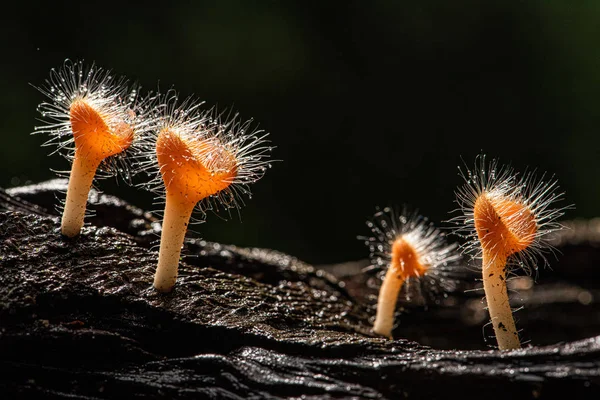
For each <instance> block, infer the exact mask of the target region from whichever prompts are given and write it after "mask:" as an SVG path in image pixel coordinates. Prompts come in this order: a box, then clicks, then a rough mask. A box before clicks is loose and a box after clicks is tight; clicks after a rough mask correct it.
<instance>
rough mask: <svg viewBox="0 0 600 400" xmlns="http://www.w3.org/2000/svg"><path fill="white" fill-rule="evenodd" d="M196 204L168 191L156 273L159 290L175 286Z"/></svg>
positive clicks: (164, 290)
mask: <svg viewBox="0 0 600 400" xmlns="http://www.w3.org/2000/svg"><path fill="white" fill-rule="evenodd" d="M195 206H196V204H195V203H191V202H189V201H187V200H186V199H182V198H181V197H179V196H173V195H170V194H169V193H168V192H167V201H166V204H165V215H164V219H163V224H162V233H161V236H160V252H159V255H158V267H157V268H156V273H155V275H154V288H155V289H156V290H158V291H159V292H163V293H166V292H170V291H171V290H172V289H173V286H175V281H176V280H177V269H178V268H179V257H180V255H181V247H182V246H183V239H184V238H185V233H186V231H187V227H188V224H189V221H190V217H191V216H192V211H193V210H194V207H195Z"/></svg>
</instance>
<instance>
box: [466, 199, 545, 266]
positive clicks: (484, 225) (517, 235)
mask: <svg viewBox="0 0 600 400" xmlns="http://www.w3.org/2000/svg"><path fill="white" fill-rule="evenodd" d="M473 215H474V219H475V229H476V231H477V236H478V238H479V241H480V242H481V247H482V248H483V250H484V251H488V252H490V253H491V254H496V255H499V256H504V257H508V256H510V255H512V254H515V253H518V252H519V251H522V250H525V249H526V248H527V247H529V246H530V245H531V244H532V243H533V241H534V239H535V237H536V233H537V223H536V220H535V215H534V214H533V212H532V211H531V209H530V208H529V207H528V206H527V205H525V204H522V203H519V202H517V201H515V200H511V199H507V198H503V197H502V196H498V197H495V196H490V195H489V194H485V193H484V194H482V195H480V196H479V197H478V198H477V200H476V201H475V207H474V213H473Z"/></svg>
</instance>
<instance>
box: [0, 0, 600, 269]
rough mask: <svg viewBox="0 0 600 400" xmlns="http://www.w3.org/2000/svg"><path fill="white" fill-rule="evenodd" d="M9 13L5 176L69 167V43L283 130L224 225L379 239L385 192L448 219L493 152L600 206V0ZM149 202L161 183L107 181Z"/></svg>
mask: <svg viewBox="0 0 600 400" xmlns="http://www.w3.org/2000/svg"><path fill="white" fill-rule="evenodd" d="M11 8H12V9H13V10H12V12H10V13H8V12H7V13H3V15H2V17H0V19H1V20H0V22H1V24H2V25H1V26H0V41H1V42H0V43H1V44H2V52H1V53H0V54H1V55H2V62H1V63H0V71H1V74H0V82H1V85H2V90H1V91H0V105H1V107H2V110H3V111H4V114H3V118H2V123H1V126H2V129H1V130H0V137H1V139H2V141H1V142H0V171H1V173H0V186H2V187H5V188H7V187H12V186H15V185H22V184H25V183H29V182H39V181H42V180H47V179H50V178H53V177H55V175H54V173H53V172H51V170H50V169H67V168H68V164H67V163H66V161H65V160H64V159H62V158H60V157H59V156H48V155H47V154H48V152H49V149H48V148H42V147H40V145H41V144H42V143H43V142H44V140H45V138H43V137H40V136H38V135H30V133H31V132H32V131H33V129H34V126H36V125H38V124H39V122H38V121H37V120H36V118H37V117H38V114H37V112H36V106H37V104H38V103H40V102H41V101H43V100H45V99H44V98H43V95H42V94H41V93H39V92H38V91H37V90H36V89H35V88H34V87H33V86H39V85H41V84H43V82H44V79H46V78H47V76H48V73H49V71H50V69H51V68H53V67H60V66H61V64H62V63H63V61H64V60H65V59H67V58H70V59H73V60H80V59H83V60H85V61H89V62H92V61H94V62H96V64H97V65H99V66H101V67H105V68H109V69H112V70H113V71H114V72H115V74H117V75H125V76H127V77H128V78H130V79H131V80H132V81H138V82H139V83H141V84H142V86H143V87H144V88H145V89H147V90H155V89H156V88H157V86H158V85H160V87H161V88H167V87H171V86H173V87H175V88H176V89H177V90H178V91H179V92H180V94H181V96H182V97H187V96H189V95H196V96H197V97H198V98H200V99H202V100H203V101H205V102H206V103H205V104H206V107H207V108H208V107H211V106H218V107H220V108H226V107H228V108H232V109H234V110H236V111H238V112H239V113H240V114H241V116H242V117H243V118H253V119H254V120H255V121H256V123H257V124H258V125H259V127H260V128H261V129H264V130H265V131H268V132H270V138H271V140H272V143H273V145H275V146H277V149H276V150H275V151H274V153H273V156H274V158H276V159H279V160H281V162H276V163H274V165H273V168H272V169H270V170H269V171H268V173H267V174H266V176H265V177H264V178H263V179H262V180H261V181H259V182H258V183H256V184H255V185H254V186H253V193H254V196H253V197H252V199H251V200H249V201H247V205H246V207H244V208H243V209H242V210H241V220H240V219H239V218H238V217H237V216H236V215H233V217H232V218H231V219H230V220H229V221H223V220H221V219H220V218H217V217H216V216H213V215H210V214H209V216H208V221H207V223H205V224H202V225H199V226H197V227H196V228H195V230H196V231H197V232H199V233H200V234H201V235H202V236H203V237H204V238H206V239H207V240H211V241H220V242H223V243H232V244H237V245H240V246H258V247H268V248H273V249H277V250H280V251H283V252H287V253H290V254H292V255H294V256H297V257H298V258H300V259H302V260H305V261H307V262H310V263H314V264H328V263H337V262H344V261H350V260H356V259H361V258H364V257H366V256H367V255H368V254H367V250H366V248H365V247H364V245H363V244H362V243H361V242H360V241H358V240H357V239H356V236H357V235H366V234H368V233H369V232H368V230H367V227H366V225H365V221H366V220H367V219H368V218H369V217H370V216H372V214H373V213H374V211H375V207H376V206H386V205H402V204H408V205H411V206H412V207H416V208H418V209H419V210H420V211H421V212H422V213H423V214H424V215H426V216H428V217H429V218H430V219H431V220H432V221H434V222H436V223H437V224H438V225H442V226H446V225H447V224H446V222H444V221H447V220H448V219H449V218H450V217H451V216H452V215H453V214H451V213H450V212H451V211H452V210H454V209H455V208H456V204H455V202H454V199H455V195H454V191H455V189H456V187H457V186H458V185H460V184H462V180H461V178H460V177H459V176H458V170H457V167H458V165H461V164H462V163H463V160H464V161H465V162H466V163H467V164H468V165H471V164H472V163H473V161H474V159H475V156H476V155H477V154H481V153H485V154H487V156H488V157H497V158H499V159H500V161H502V162H506V163H511V164H512V166H513V167H514V168H516V169H518V170H524V169H525V168H537V169H538V170H539V171H548V172H549V173H552V174H555V176H556V177H557V178H558V180H559V182H560V184H561V189H562V190H564V191H565V192H566V194H565V197H566V199H567V200H566V201H565V202H563V203H562V205H567V204H574V205H575V207H574V208H573V209H571V210H569V211H568V212H567V214H566V215H565V218H591V217H596V216H600V187H599V185H598V183H597V180H598V178H597V177H598V175H599V173H600V160H599V157H598V156H599V153H600V151H599V143H600V140H599V132H600V40H599V38H600V2H598V1H595V0H589V1H577V2H570V1H547V0H545V1H542V0H537V1H512V2H505V1H486V2H482V1H475V0H455V1H452V2H448V1H432V0H429V1H428V0H421V1H415V2H402V1H393V0H389V1H346V2H340V1H283V0H282V1H252V0H247V1H245V0H237V1H234V0H213V1H199V0H198V1H185V2H174V4H171V3H169V2H163V3H160V4H159V3H156V5H154V3H144V4H141V3H140V4H129V3H128V2H118V3H110V2H103V3H95V2H89V4H88V3H86V2H79V3H73V4H70V3H59V2H31V1H29V2H13V3H11ZM98 186H99V188H101V189H103V190H104V191H106V192H108V193H112V194H117V195H120V196H122V197H124V198H125V199H127V200H129V201H130V202H132V203H134V204H137V205H139V206H141V207H144V208H152V207H153V206H152V202H153V200H154V196H153V195H152V194H150V193H147V192H141V191H138V190H135V189H132V188H129V187H127V186H125V185H124V184H123V183H119V182H118V181H115V180H105V181H101V182H99V183H98Z"/></svg>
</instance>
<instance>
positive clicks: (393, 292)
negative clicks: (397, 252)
mask: <svg viewBox="0 0 600 400" xmlns="http://www.w3.org/2000/svg"><path fill="white" fill-rule="evenodd" d="M403 284H404V280H403V279H401V278H400V277H399V276H398V271H397V269H396V268H395V267H394V265H393V264H392V265H391V266H390V267H389V268H388V270H387V273H386V274H385V278H384V279H383V282H382V283H381V288H380V289H379V298H378V300H377V316H376V317H375V324H374V325H373V332H375V333H376V334H378V335H381V336H386V337H388V338H390V339H391V338H392V329H393V327H394V314H395V312H396V302H397V301H398V293H399V292H400V289H401V288H402V285H403Z"/></svg>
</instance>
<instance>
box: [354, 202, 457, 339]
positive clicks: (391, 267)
mask: <svg viewBox="0 0 600 400" xmlns="http://www.w3.org/2000/svg"><path fill="white" fill-rule="evenodd" d="M367 226H368V227H369V228H370V229H371V232H372V234H373V236H371V237H359V239H362V240H364V241H365V244H366V245H367V246H368V247H369V250H370V252H371V254H370V257H371V264H372V267H371V268H374V269H378V270H379V274H378V275H379V277H380V278H381V279H382V284H381V287H380V290H379V297H378V299H377V315H376V318H375V324H374V326H373V331H374V332H375V333H376V334H378V335H381V336H385V337H388V338H390V339H391V338H392V330H393V327H394V314H395V310H396V303H397V301H398V295H399V293H400V292H401V291H402V289H404V292H405V293H406V294H407V295H408V294H409V293H410V291H409V286H413V287H414V286H420V290H418V292H420V293H423V292H424V291H430V292H432V293H433V291H439V289H442V290H450V289H451V288H452V287H453V286H454V285H455V283H456V277H457V276H458V275H456V274H455V272H456V271H457V270H458V269H459V266H458V261H459V260H460V259H461V256H460V254H459V253H457V252H456V249H457V245H456V244H449V243H447V242H446V238H445V236H444V234H443V233H442V232H441V231H440V230H439V229H437V228H436V227H434V226H433V224H432V223H431V222H429V221H428V220H427V219H426V218H425V217H423V216H421V215H419V214H418V213H417V212H416V211H413V212H409V211H408V209H407V208H405V209H404V210H403V211H402V212H401V213H399V214H398V213H397V212H395V211H394V210H392V209H391V208H384V209H383V210H382V211H378V212H377V213H376V214H375V215H374V217H373V218H372V219H371V220H369V221H367ZM426 277H427V281H428V283H427V284H426V285H425V284H424V280H425V278H426Z"/></svg>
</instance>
